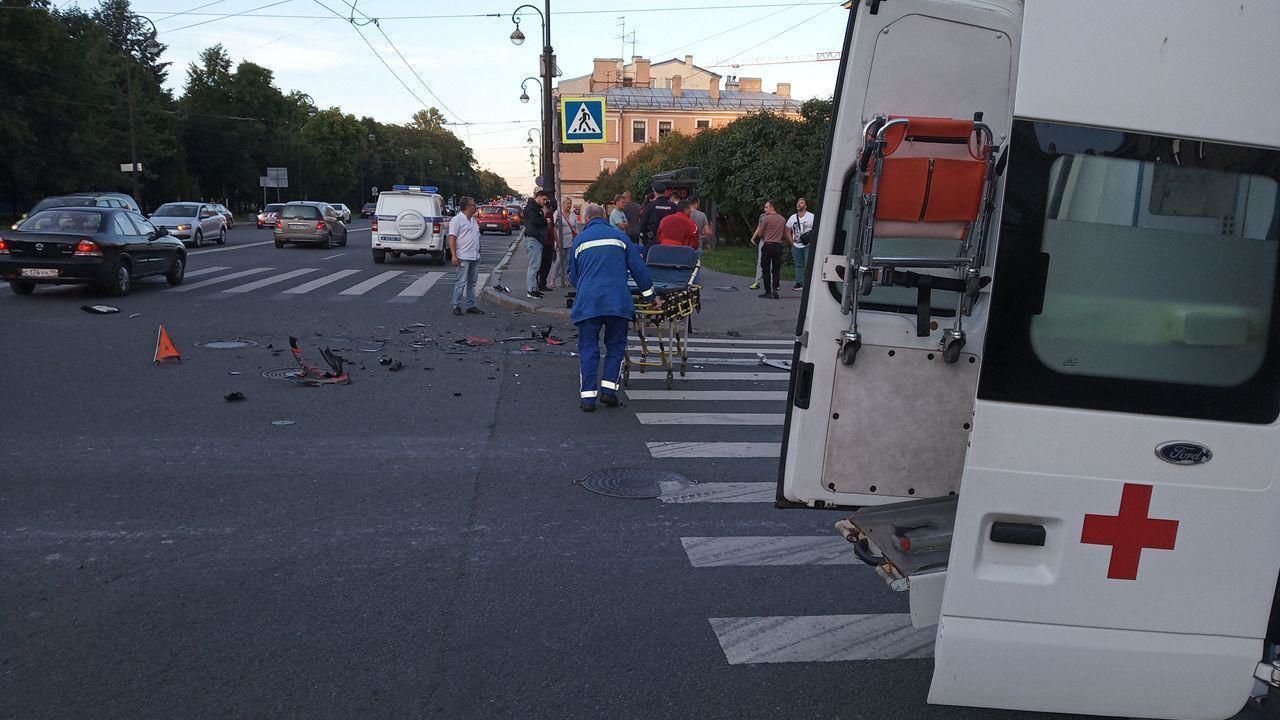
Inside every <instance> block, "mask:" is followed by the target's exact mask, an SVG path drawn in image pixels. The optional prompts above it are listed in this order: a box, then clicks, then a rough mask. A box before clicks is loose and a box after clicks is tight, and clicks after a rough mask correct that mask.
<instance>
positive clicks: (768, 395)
mask: <svg viewBox="0 0 1280 720" xmlns="http://www.w3.org/2000/svg"><path fill="white" fill-rule="evenodd" d="M627 397H628V398H630V399H632V400H760V401H770V402H772V401H777V400H786V399H787V392H786V391H785V390H680V389H672V390H632V389H630V388H628V389H627Z"/></svg>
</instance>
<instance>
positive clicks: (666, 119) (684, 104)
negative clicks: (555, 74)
mask: <svg viewBox="0 0 1280 720" xmlns="http://www.w3.org/2000/svg"><path fill="white" fill-rule="evenodd" d="M722 81H723V87H721V86H722ZM555 93H556V98H557V100H556V104H555V105H556V108H557V109H558V108H559V106H560V103H559V97H560V96H562V95H563V96H566V97H575V96H603V97H604V98H605V137H606V139H607V142H604V143H596V144H586V145H584V146H583V152H581V153H559V157H558V160H559V163H560V170H559V177H560V187H561V192H562V193H563V194H564V195H568V196H570V197H573V198H576V199H580V198H581V197H582V194H583V192H584V191H586V189H587V187H588V186H589V185H590V184H591V183H593V182H595V179H596V177H597V176H599V175H600V172H601V171H602V170H613V169H615V168H617V167H618V165H619V164H621V163H622V161H623V160H625V159H626V158H627V156H629V155H630V154H631V153H633V152H635V151H636V150H638V149H640V148H642V147H644V146H645V145H646V144H648V143H652V142H657V141H658V140H659V139H660V138H662V137H663V136H665V135H666V134H667V133H670V132H680V133H683V134H685V135H693V134H695V133H698V132H700V131H702V130H704V129H707V128H713V127H721V126H723V125H727V124H729V123H731V122H733V121H734V120H735V119H737V118H739V117H741V116H743V115H746V114H748V113H753V112H759V111H761V110H772V111H775V112H781V113H797V112H799V110H800V103H799V102H798V101H796V100H792V99H791V84H790V83H778V86H777V89H776V91H775V92H764V91H763V89H762V88H761V81H760V78H746V77H744V78H736V77H732V76H729V77H725V76H722V75H719V74H718V73H714V72H711V71H710V70H707V69H706V68H701V67H698V66H697V65H695V64H694V63H693V56H692V55H685V56H684V60H683V61H682V60H678V59H674V58H673V59H671V60H664V61H662V62H657V63H655V62H652V61H650V60H647V59H645V58H634V59H633V60H632V62H631V63H624V62H623V61H622V60H620V59H617V58H596V60H595V62H594V67H593V68H592V72H591V74H590V75H583V76H580V77H575V78H568V79H565V80H562V81H560V83H558V84H557V86H556V90H555ZM557 112H558V110H557ZM557 127H558V126H557ZM669 169H674V168H669Z"/></svg>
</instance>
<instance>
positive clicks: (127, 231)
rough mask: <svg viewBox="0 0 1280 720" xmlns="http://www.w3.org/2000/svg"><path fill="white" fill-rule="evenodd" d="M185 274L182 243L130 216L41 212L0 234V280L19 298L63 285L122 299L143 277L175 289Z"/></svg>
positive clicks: (107, 211)
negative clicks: (84, 287) (95, 288)
mask: <svg viewBox="0 0 1280 720" xmlns="http://www.w3.org/2000/svg"><path fill="white" fill-rule="evenodd" d="M186 270H187V250H186V246H184V245H183V244H182V241H181V240H178V239H176V238H173V237H170V236H169V235H168V233H167V232H166V231H165V230H164V229H163V228H160V229H157V228H156V227H155V226H153V225H152V224H151V223H149V222H147V219H146V218H144V217H142V216H141V215H139V214H138V213H136V212H133V211H131V210H120V209H116V208H97V207H62V208H53V209H49V210H41V211H39V212H35V213H32V214H31V216H30V217H28V218H26V219H25V220H23V221H22V222H21V223H19V224H18V225H17V227H16V228H14V229H13V230H4V231H3V232H0V278H3V279H4V280H8V281H9V286H10V287H12V288H13V291H14V292H16V293H17V294H19V295H30V294H31V293H32V292H33V291H34V290H35V289H36V285H40V284H55V285H62V284H68V283H81V284H85V283H90V284H94V285H97V286H99V287H100V288H102V289H103V290H105V291H106V292H107V293H109V294H111V295H124V294H126V293H128V292H129V290H130V289H131V288H132V287H133V283H134V281H135V280H137V279H138V278H141V277H146V276H148V275H163V276H164V277H165V279H166V280H168V281H169V284H170V285H177V284H178V283H181V282H182V278H183V276H184V275H185V274H186Z"/></svg>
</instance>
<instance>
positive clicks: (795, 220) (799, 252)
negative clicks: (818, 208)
mask: <svg viewBox="0 0 1280 720" xmlns="http://www.w3.org/2000/svg"><path fill="white" fill-rule="evenodd" d="M808 207H809V204H808V203H807V202H805V199H804V198H800V199H799V200H797V201H796V211H795V214H793V215H792V216H791V217H790V218H787V229H788V230H790V231H791V259H792V260H794V261H795V264H796V284H795V285H793V286H792V287H791V289H792V290H802V289H804V271H805V268H806V267H807V260H808V259H809V247H808V243H806V242H805V241H806V240H809V239H810V238H807V237H805V234H806V233H808V232H809V231H810V230H813V220H814V214H813V213H811V212H809V211H808Z"/></svg>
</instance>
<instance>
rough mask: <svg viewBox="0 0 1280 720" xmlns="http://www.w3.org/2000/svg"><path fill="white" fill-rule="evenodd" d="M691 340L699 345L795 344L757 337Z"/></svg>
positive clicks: (793, 343) (793, 341)
mask: <svg viewBox="0 0 1280 720" xmlns="http://www.w3.org/2000/svg"><path fill="white" fill-rule="evenodd" d="M689 342H691V343H694V344H697V345H786V346H787V347H790V346H792V345H795V343H796V341H795V340H759V339H755V338H728V339H724V338H704V337H700V338H696V339H693V340H690V341H689Z"/></svg>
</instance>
